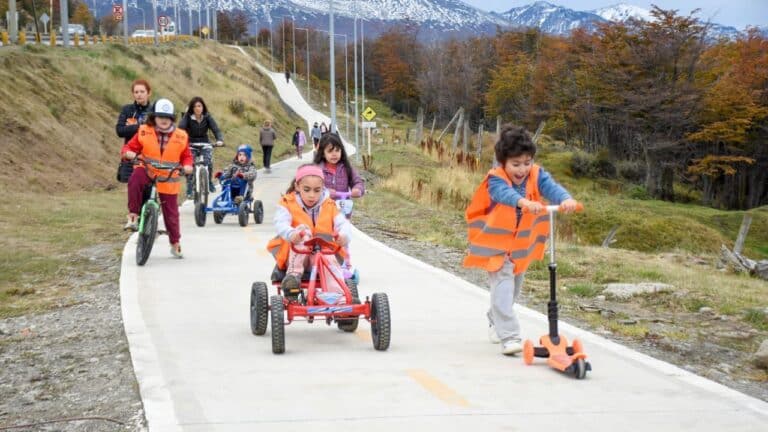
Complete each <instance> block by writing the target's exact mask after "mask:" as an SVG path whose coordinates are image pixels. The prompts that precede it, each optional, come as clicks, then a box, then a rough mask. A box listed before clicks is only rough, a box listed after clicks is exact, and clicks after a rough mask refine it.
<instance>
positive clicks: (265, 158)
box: [261, 146, 272, 169]
mask: <svg viewBox="0 0 768 432" xmlns="http://www.w3.org/2000/svg"><path fill="white" fill-rule="evenodd" d="M261 151H262V153H263V155H262V159H261V161H262V162H263V163H264V168H267V169H269V166H270V161H271V160H272V146H261Z"/></svg>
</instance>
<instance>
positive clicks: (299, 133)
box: [291, 126, 307, 159]
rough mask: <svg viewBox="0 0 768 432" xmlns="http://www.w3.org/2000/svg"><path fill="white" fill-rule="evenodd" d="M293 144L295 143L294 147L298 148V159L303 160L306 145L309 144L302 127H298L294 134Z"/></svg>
mask: <svg viewBox="0 0 768 432" xmlns="http://www.w3.org/2000/svg"><path fill="white" fill-rule="evenodd" d="M291 142H292V143H293V146H294V147H296V157H298V158H299V159H301V155H302V153H304V145H305V144H306V143H307V136H306V135H304V131H303V130H301V126H296V132H294V133H293V139H292V140H291Z"/></svg>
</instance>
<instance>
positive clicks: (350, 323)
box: [336, 279, 360, 333]
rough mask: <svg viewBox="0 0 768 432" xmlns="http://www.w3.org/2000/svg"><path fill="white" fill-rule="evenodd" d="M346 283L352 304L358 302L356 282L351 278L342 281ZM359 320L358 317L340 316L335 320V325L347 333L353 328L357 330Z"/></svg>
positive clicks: (352, 330)
mask: <svg viewBox="0 0 768 432" xmlns="http://www.w3.org/2000/svg"><path fill="white" fill-rule="evenodd" d="M344 282H345V283H346V284H347V287H349V292H350V294H352V304H360V295H359V294H358V292H357V284H356V283H355V281H353V280H352V279H347V280H345V281H344ZM359 322H360V318H358V317H355V318H341V319H338V320H336V326H338V327H339V330H343V331H345V332H347V333H352V332H354V331H355V330H357V325H358V324H359Z"/></svg>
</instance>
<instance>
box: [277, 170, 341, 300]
mask: <svg viewBox="0 0 768 432" xmlns="http://www.w3.org/2000/svg"><path fill="white" fill-rule="evenodd" d="M323 182H324V180H323V170H322V169H321V168H320V167H319V166H317V165H310V164H307V165H302V166H300V167H299V169H298V170H297V171H296V177H295V178H294V180H293V181H292V182H291V185H290V187H289V188H288V191H287V192H286V193H285V195H283V196H282V197H281V198H280V202H279V203H278V205H277V209H276V211H275V217H274V223H275V228H276V229H277V236H276V237H275V238H273V239H272V240H271V241H270V242H269V244H268V245H267V249H268V250H269V251H270V252H271V253H272V255H273V256H274V257H275V260H276V261H277V267H278V268H279V269H281V270H286V276H285V278H284V279H283V282H282V285H281V287H282V290H283V293H285V295H291V296H293V295H296V294H298V291H299V285H300V281H301V277H302V275H303V274H304V272H305V271H306V270H307V268H308V266H309V265H310V262H311V258H312V252H311V251H306V253H296V252H295V251H294V250H293V248H291V247H290V245H291V244H294V245H298V244H300V243H302V242H303V241H305V240H307V238H308V237H311V236H317V237H321V238H324V239H325V240H328V241H334V237H335V236H337V235H338V236H337V237H336V239H335V242H336V243H337V244H339V245H341V246H345V245H347V244H348V243H349V238H350V229H351V228H350V223H349V222H348V221H347V218H346V217H345V216H344V214H342V213H341V212H340V211H339V209H338V208H337V207H336V203H335V202H334V201H333V200H332V199H331V198H330V196H329V193H328V190H327V189H326V188H325V186H324V184H323ZM328 258H330V262H331V270H332V271H333V272H334V273H335V274H336V275H337V277H339V278H343V276H341V268H340V266H339V263H338V261H337V260H336V257H334V256H329V257H328ZM326 282H327V283H328V285H327V287H328V289H329V290H332V291H338V290H340V287H339V286H338V284H336V281H335V280H334V278H333V277H332V276H329V277H328V278H327V279H326Z"/></svg>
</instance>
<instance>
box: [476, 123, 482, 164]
mask: <svg viewBox="0 0 768 432" xmlns="http://www.w3.org/2000/svg"><path fill="white" fill-rule="evenodd" d="M482 154H483V124H482V123H480V126H478V128H477V160H478V161H479V160H480V156H482Z"/></svg>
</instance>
